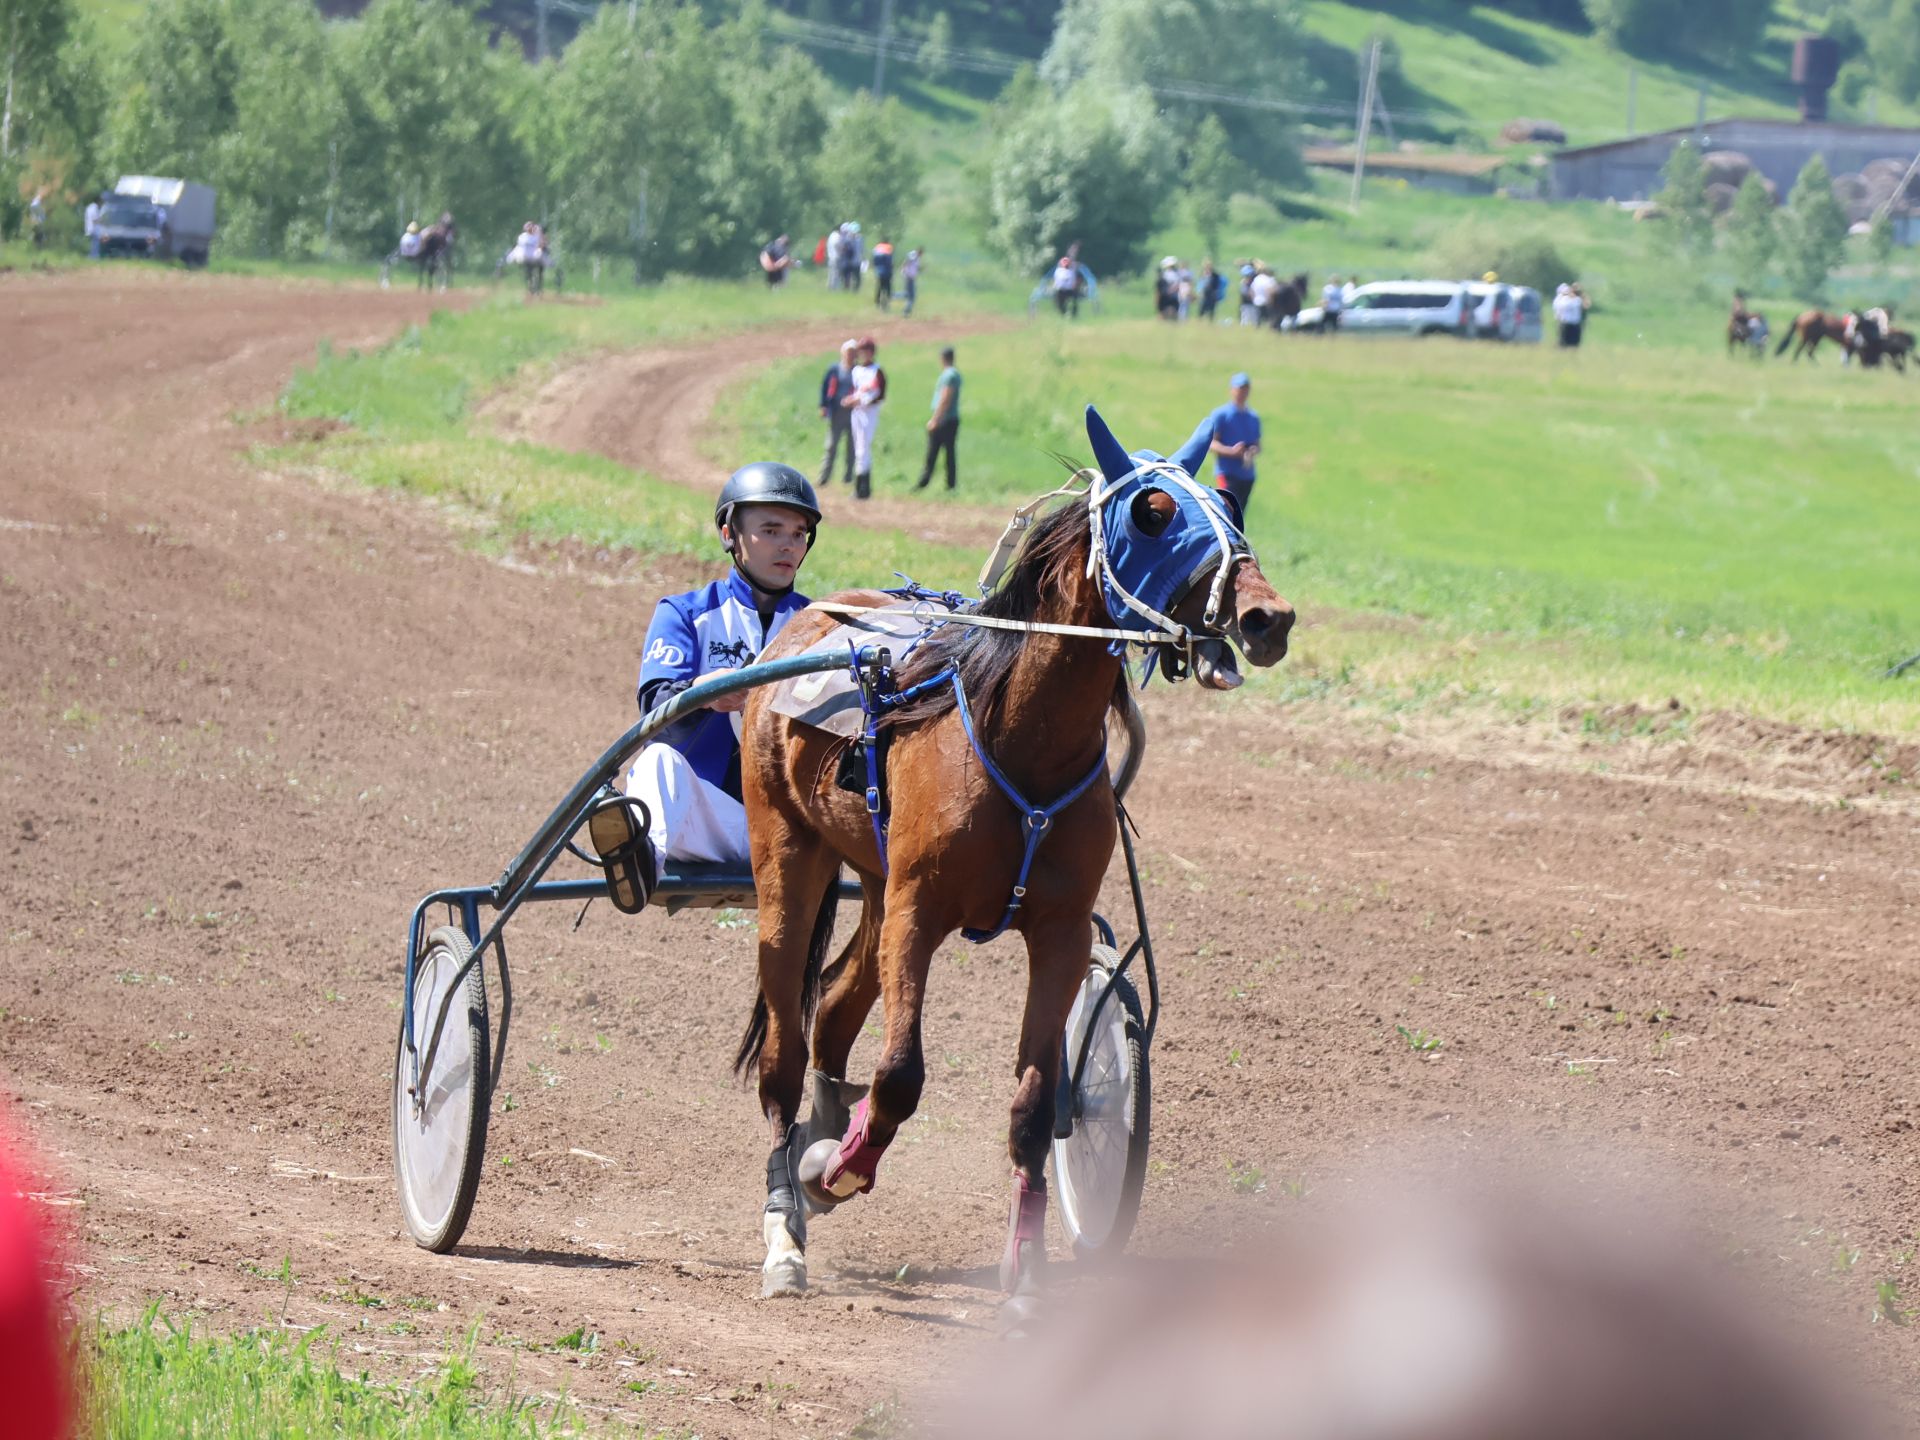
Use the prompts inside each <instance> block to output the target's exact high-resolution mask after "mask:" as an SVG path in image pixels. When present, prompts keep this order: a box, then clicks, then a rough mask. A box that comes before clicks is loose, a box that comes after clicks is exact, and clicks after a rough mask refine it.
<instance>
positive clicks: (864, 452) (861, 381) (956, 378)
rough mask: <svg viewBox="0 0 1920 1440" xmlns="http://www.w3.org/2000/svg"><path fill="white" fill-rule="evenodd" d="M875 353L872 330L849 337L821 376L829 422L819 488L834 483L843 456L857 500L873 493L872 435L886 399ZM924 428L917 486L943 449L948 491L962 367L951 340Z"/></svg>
mask: <svg viewBox="0 0 1920 1440" xmlns="http://www.w3.org/2000/svg"><path fill="white" fill-rule="evenodd" d="M878 353H879V347H878V346H877V345H876V344H875V343H874V340H873V337H872V336H871V335H869V336H867V337H866V338H865V339H861V340H848V341H846V342H845V343H843V344H842V345H841V346H840V357H839V359H837V360H835V361H834V363H833V364H831V365H829V366H828V367H827V369H826V373H825V374H823V375H822V376H821V377H820V418H821V419H822V420H824V421H825V422H826V425H827V444H826V451H825V453H824V454H823V455H822V457H821V462H820V488H821V489H822V490H824V489H826V488H827V487H828V486H829V485H830V484H832V483H833V466H834V461H835V459H836V458H839V457H841V456H843V455H844V457H845V458H844V460H843V461H842V463H843V465H844V467H845V469H844V476H845V480H846V483H848V484H849V485H852V486H853V496H854V499H856V500H865V499H868V498H869V497H871V496H872V494H873V441H874V434H875V432H876V431H877V430H878V429H879V426H880V409H881V407H882V406H883V405H885V404H886V401H887V372H886V371H885V370H883V369H881V368H880V362H879V359H878V358H877V357H878ZM926 429H927V458H926V463H925V464H924V465H922V466H921V468H920V483H919V484H918V485H917V486H916V487H915V488H916V489H920V490H924V489H926V488H927V486H928V485H929V484H930V483H931V482H932V480H933V467H934V464H935V462H936V461H937V460H938V459H939V458H940V456H941V455H942V454H943V453H944V454H945V456H946V475H947V489H949V490H952V489H954V488H955V487H956V485H957V484H958V475H957V473H956V472H957V468H958V461H957V460H956V458H955V453H954V446H955V442H956V441H957V440H958V439H959V436H960V371H959V370H958V369H957V368H956V367H955V365H954V353H953V347H952V346H950V345H949V346H948V347H946V348H945V349H943V350H942V351H941V352H940V375H939V378H938V379H936V380H935V381H934V382H933V413H932V415H931V417H930V418H929V419H928V420H927V426H926ZM843 446H844V447H845V448H844V449H843V448H842V447H843Z"/></svg>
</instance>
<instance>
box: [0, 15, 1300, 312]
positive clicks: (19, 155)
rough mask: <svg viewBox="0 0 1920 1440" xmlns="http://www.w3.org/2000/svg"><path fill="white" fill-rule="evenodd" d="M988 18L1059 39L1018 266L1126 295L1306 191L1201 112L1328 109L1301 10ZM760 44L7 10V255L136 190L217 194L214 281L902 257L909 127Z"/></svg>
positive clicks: (1220, 115) (998, 240)
mask: <svg viewBox="0 0 1920 1440" xmlns="http://www.w3.org/2000/svg"><path fill="white" fill-rule="evenodd" d="M903 8H904V9H908V10H911V9H912V8H913V7H911V6H905V7H903ZM921 8H923V9H924V8H928V7H921ZM969 8H971V9H972V10H973V11H987V12H992V13H996V14H998V15H999V17H1000V18H1001V19H1004V20H1008V21H1012V20H1014V19H1019V20H1020V21H1021V23H1023V24H1028V23H1037V20H1038V19H1039V18H1040V17H1042V15H1044V17H1045V18H1046V19H1047V20H1048V21H1049V22H1051V23H1052V25H1053V29H1052V32H1051V40H1050V43H1049V45H1048V47H1047V49H1046V51H1045V53H1044V56H1043V57H1042V58H1041V59H1040V61H1039V62H1038V64H1037V65H1035V66H1032V67H1029V68H1027V69H1024V70H1022V71H1021V72H1020V73H1019V74H1017V75H1015V76H1014V77H1013V78H1012V80H1011V81H1010V82H1009V83H1008V84H1007V86H1006V87H1005V90H1004V91H1003V93H1002V94H1001V96H1000V98H999V101H998V103H997V104H996V105H995V106H994V107H993V110H992V113H991V117H990V121H989V126H988V139H989V143H988V144H987V145H986V146H984V147H982V148H981V150H980V159H979V160H977V161H976V162H975V163H974V165H973V166H972V167H971V169H970V171H969V178H970V180H971V182H972V187H971V188H972V192H973V194H974V195H975V197H976V200H977V209H978V212H979V215H978V218H979V219H980V221H981V226H982V229H983V231H984V232H985V233H986V234H987V236H988V237H989V240H990V242H991V243H993V244H994V246H995V247H996V248H997V249H998V250H999V251H1000V252H1001V253H1002V254H1004V255H1006V256H1007V257H1008V258H1010V259H1011V260H1012V261H1014V262H1015V263H1016V264H1017V265H1018V266H1020V267H1022V268H1027V267H1032V268H1038V267H1039V266H1041V265H1042V264H1051V262H1052V260H1053V259H1054V258H1056V257H1057V255H1058V254H1059V253H1061V252H1062V251H1063V250H1064V249H1065V248H1066V247H1067V245H1068V244H1070V243H1072V242H1075V241H1078V242H1080V244H1081V246H1082V255H1083V258H1085V259H1086V261H1087V262H1088V263H1089V264H1090V265H1092V266H1094V267H1095V268H1096V269H1097V270H1099V271H1101V272H1103V273H1104V272H1107V271H1113V270H1132V269H1137V268H1139V267H1140V265H1142V264H1143V263H1144V262H1145V260H1146V258H1147V256H1146V246H1147V244H1148V243H1149V238H1150V236H1151V235H1152V233H1153V232H1154V231H1155V230H1156V229H1157V228H1158V227H1159V226H1160V225H1161V224H1163V223H1164V222H1165V220H1166V219H1167V218H1168V215H1169V211H1170V210H1171V208H1172V207H1173V206H1175V205H1177V204H1181V203H1187V202H1191V204H1192V205H1193V207H1194V215H1195V218H1196V220H1197V221H1198V222H1199V223H1200V225H1201V227H1202V230H1203V232H1213V233H1217V231H1218V229H1219V226H1220V224H1221V222H1222V221H1223V219H1224V209H1225V203H1226V197H1227V196H1228V195H1229V194H1231V193H1233V192H1234V191H1235V190H1255V189H1258V188H1260V187H1261V185H1262V184H1263V183H1265V182H1279V181H1283V180H1294V179H1298V178H1299V175H1300V168H1299V166H1300V162H1299V157H1298V149H1297V145H1296V141H1295V136H1294V130H1293V120H1292V117H1291V114H1290V112H1288V111H1286V110H1284V109H1280V108H1272V107H1262V106H1260V105H1257V104H1256V105H1251V106H1249V105H1244V104H1231V103H1222V102H1219V101H1218V100H1217V97H1216V96H1215V95H1212V94H1209V93H1208V92H1209V90H1212V91H1224V92H1233V93H1236V94H1240V95H1253V96H1256V97H1258V96H1262V95H1266V96H1271V97H1274V98H1275V99H1279V98H1280V97H1284V96H1288V95H1299V94H1302V93H1308V92H1310V91H1311V89H1312V77H1310V76H1308V75H1307V74H1305V73H1304V72H1305V68H1306V67H1305V62H1304V59H1303V56H1304V53H1305V47H1304V44H1303V37H1302V34H1301V30H1300V27H1299V22H1298V20H1297V18H1296V16H1295V13H1294V10H1293V7H1292V6H1291V5H1287V4H1276V3H1273V0H1182V3H1181V4H1178V5H1167V4H1164V3H1161V0H1065V3H1064V4H1062V3H1058V0H1053V3H1049V4H1047V5H1032V6H1024V7H1022V6H1013V5H994V4H991V3H988V0H979V3H977V4H975V5H973V6H972V7H969ZM1016 12H1017V14H1016ZM929 13H931V12H929ZM769 18H770V17H769V14H768V11H767V8H766V7H765V5H764V3H762V0H745V3H744V4H742V3H737V0H728V3H720V0H631V3H625V4H611V5H607V6H604V7H602V9H601V10H600V12H599V13H598V15H597V16H595V17H594V18H593V19H591V20H590V21H588V22H587V23H586V25H584V26H583V27H582V28H581V29H580V31H579V32H578V33H577V34H576V35H575V36H574V38H573V39H572V40H571V41H570V42H569V43H568V44H567V46H566V47H565V49H564V50H562V51H561V52H560V53H559V55H558V56H557V57H555V58H554V59H552V60H550V61H547V62H545V63H542V64H538V65H534V64H529V63H527V62H526V61H525V60H524V59H523V58H522V56H521V55H520V53H519V52H518V51H517V50H516V49H515V48H513V47H512V46H511V45H507V46H496V45H493V44H490V43H489V36H488V33H487V30H486V27H485V25H484V24H483V23H482V21H481V20H480V19H479V18H477V17H476V15H475V14H474V12H473V10H472V9H471V8H470V6H469V5H468V4H465V3H462V0H373V3H372V4H371V5H369V6H368V8H367V9H366V11H365V12H364V13H363V14H362V15H361V16H360V17H359V18H358V19H356V20H352V21H345V22H338V21H336V22H329V21H326V20H323V19H322V18H321V16H320V15H319V14H318V12H317V10H316V9H315V7H314V5H313V4H312V0H151V3H150V4H148V5H147V6H146V8H145V9H144V10H142V11H141V12H140V14H139V16H138V18H137V19H136V20H135V21H134V22H133V26H132V32H131V34H130V36H128V37H127V38H126V41H125V43H124V44H123V45H120V46H117V47H110V46H108V45H106V44H104V43H103V40H102V37H101V36H100V34H99V33H98V31H97V30H96V29H94V28H93V27H91V26H89V25H87V24H83V23H81V21H80V20H79V18H78V16H77V14H76V10H75V0H0V37H4V38H5V39H6V41H7V43H8V45H9V50H8V54H7V56H6V62H7V65H8V72H7V73H8V74H9V76H12V77H15V80H14V82H13V83H11V84H10V85H9V88H8V90H7V103H6V108H5V112H4V115H0V228H3V229H4V230H5V231H7V232H8V233H17V231H18V229H19V228H20V225H21V223H22V218H23V210H24V206H25V202H26V200H27V198H28V197H29V196H31V195H33V194H35V193H40V192H44V193H45V194H46V195H47V197H48V201H49V208H50V209H51V210H52V211H53V216H54V224H53V231H54V238H55V239H56V240H60V239H65V240H68V241H77V232H78V219H77V208H78V206H79V205H80V204H81V203H83V202H84V200H85V199H86V198H87V197H88V196H90V195H91V194H93V193H95V192H97V191H99V190H100V189H102V188H104V187H106V186H108V185H110V184H111V183H112V180H113V178H114V177H115V176H118V175H120V174H128V173H133V174H152V175H173V176H179V177H181V178H186V179H193V180H200V181H204V182H205V183H208V184H211V185H212V186H214V187H215V189H216V190H217V191H218V194H219V206H220V231H221V235H220V241H219V244H220V246H221V247H222V248H223V249H224V250H225V251H227V252H228V253H236V252H237V253H242V254H253V255H261V256H273V257H287V258H296V259H298V258H307V257H313V256H317V255H321V254H333V255H337V256H347V257H362V258H364V257H371V256H376V255H380V254H384V253H386V252H387V251H388V250H390V249H391V248H392V247H393V245H394V243H395V238H396V236H397V235H398V233H399V231H400V230H401V229H403V228H404V226H405V224H406V222H407V221H409V220H412V219H419V220H421V221H422V222H423V223H424V222H426V221H428V220H431V219H432V218H433V217H435V216H437V215H438V214H439V213H440V212H441V211H443V210H445V211H451V212H452V213H453V215H454V217H455V219H456V221H457V222H458V223H459V224H460V226H461V229H462V230H463V232H465V233H466V234H467V235H468V236H470V237H478V238H480V239H481V242H482V243H484V244H489V245H490V244H492V243H496V242H497V243H499V244H500V245H501V246H502V248H504V245H505V243H506V240H507V239H508V238H509V237H510V236H511V235H512V234H513V233H515V232H517V231H518V229H519V227H520V225H521V223H522V222H523V221H524V220H526V219H529V218H537V219H539V220H541V221H543V222H544V223H545V224H546V225H547V226H548V228H549V230H550V231H552V232H553V233H555V234H556V235H557V236H558V237H559V240H560V242H561V244H562V245H563V246H564V247H565V248H566V249H567V251H568V252H570V253H572V254H574V255H576V256H582V255H588V254H591V255H599V256H606V257H626V259H627V260H628V261H630V263H631V265H632V268H633V270H634V272H635V274H636V275H637V276H639V277H640V278H643V279H649V278H657V277H658V276H660V275H663V274H666V273H690V274H720V273H731V272H737V271H738V270H739V269H740V268H741V266H742V264H743V256H750V255H751V254H752V252H753V250H754V249H757V248H758V246H759V245H761V244H764V243H765V242H766V240H767V239H769V238H771V237H772V236H773V235H775V234H777V233H780V232H791V233H793V234H795V235H798V236H802V237H808V236H812V235H815V234H819V233H821V232H822V231H824V230H825V229H826V228H827V227H829V226H831V225H833V224H835V223H837V222H838V221H840V220H843V219H858V220H860V221H861V222H862V224H863V225H865V226H866V227H868V229H869V233H872V232H873V230H874V228H875V227H878V229H880V230H888V229H898V228H899V227H900V226H901V224H902V223H903V222H904V221H905V220H906V219H907V218H908V216H909V214H910V212H912V211H913V210H914V209H915V207H916V206H917V204H918V202H919V197H920V194H921V180H920V173H919V159H918V155H917V151H916V148H915V146H914V145H913V144H912V143H911V137H910V136H909V134H908V133H907V126H906V124H905V123H904V122H905V117H904V116H903V115H902V113H901V111H900V109H899V106H898V102H897V101H895V100H886V101H876V100H874V99H873V98H872V97H870V96H869V95H867V94H865V93H864V92H862V93H860V94H857V95H855V96H854V97H853V98H852V99H851V100H847V99H846V98H844V96H843V95H842V94H841V93H840V92H836V91H835V90H834V89H833V87H832V86H831V85H830V84H829V83H828V81H827V79H826V77H825V76H824V75H823V74H822V72H821V70H820V69H819V67H818V66H817V65H816V64H815V62H814V61H813V60H811V59H810V58H808V57H807V56H806V55H804V54H802V53H800V52H799V51H797V50H795V49H793V48H790V47H787V46H782V45H779V44H776V43H774V41H773V40H772V39H770V38H769ZM938 20H939V17H938V16H936V17H935V19H934V20H931V21H929V22H928V27H927V28H928V30H929V36H930V41H929V43H930V44H931V45H932V47H933V52H937V51H938V50H939V48H940V47H941V46H942V45H945V44H948V43H950V40H948V39H946V38H944V37H947V36H950V35H951V28H952V27H951V25H950V24H949V25H941V24H939V23H938ZM1223 37H1231V39H1232V42H1233V43H1226V40H1225V39H1223ZM939 58H940V57H939V55H938V53H931V54H930V59H931V61H932V62H934V63H938V61H939Z"/></svg>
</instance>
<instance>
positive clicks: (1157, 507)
mask: <svg viewBox="0 0 1920 1440" xmlns="http://www.w3.org/2000/svg"><path fill="white" fill-rule="evenodd" d="M1177 508H1178V507H1177V506H1176V505H1175V504H1174V503H1173V497H1172V496H1171V495H1169V494H1167V492H1166V491H1164V490H1142V491H1141V492H1140V493H1139V494H1138V495H1136V496H1134V497H1133V505H1132V507H1131V514H1132V516H1133V525H1134V528H1135V529H1136V530H1138V531H1139V532H1140V533H1141V534H1142V535H1144V536H1146V537H1147V538H1148V539H1149V540H1158V539H1159V538H1160V537H1161V536H1162V535H1164V534H1166V533H1167V526H1169V525H1171V524H1172V523H1173V515H1174V511H1175V510H1176V509H1177Z"/></svg>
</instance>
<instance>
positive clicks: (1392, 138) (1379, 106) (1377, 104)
mask: <svg viewBox="0 0 1920 1440" xmlns="http://www.w3.org/2000/svg"><path fill="white" fill-rule="evenodd" d="M1373 110H1374V113H1375V114H1376V115H1378V116H1379V117H1380V128H1381V129H1382V130H1384V131H1385V132H1386V135H1387V144H1389V145H1396V146H1397V145H1398V144H1399V143H1400V137H1399V136H1398V135H1396V134H1394V133H1393V116H1392V115H1390V114H1388V113H1387V97H1386V96H1385V95H1383V94H1381V93H1380V87H1379V86H1378V85H1375V86H1374V87H1373Z"/></svg>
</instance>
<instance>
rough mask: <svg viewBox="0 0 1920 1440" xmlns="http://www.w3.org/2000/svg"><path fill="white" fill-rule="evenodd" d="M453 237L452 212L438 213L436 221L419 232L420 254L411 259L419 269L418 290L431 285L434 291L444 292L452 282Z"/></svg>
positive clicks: (454, 233)
mask: <svg viewBox="0 0 1920 1440" xmlns="http://www.w3.org/2000/svg"><path fill="white" fill-rule="evenodd" d="M455 235H456V232H455V229H454V224H453V215H452V212H450V211H445V210H443V211H441V212H440V218H439V219H438V220H436V221H434V222H433V224H431V225H429V226H428V227H427V228H426V229H424V230H422V231H421V232H420V253H419V254H418V255H416V256H415V257H414V259H413V263H414V264H415V265H417V266H419V267H420V286H419V288H420V289H422V290H425V289H427V288H428V286H429V285H431V286H432V288H433V289H435V290H444V289H446V288H447V286H448V284H449V283H450V282H451V281H452V279H453V242H454V239H455Z"/></svg>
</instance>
